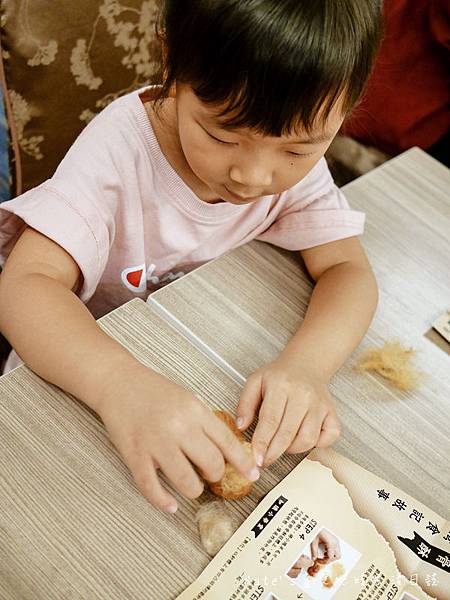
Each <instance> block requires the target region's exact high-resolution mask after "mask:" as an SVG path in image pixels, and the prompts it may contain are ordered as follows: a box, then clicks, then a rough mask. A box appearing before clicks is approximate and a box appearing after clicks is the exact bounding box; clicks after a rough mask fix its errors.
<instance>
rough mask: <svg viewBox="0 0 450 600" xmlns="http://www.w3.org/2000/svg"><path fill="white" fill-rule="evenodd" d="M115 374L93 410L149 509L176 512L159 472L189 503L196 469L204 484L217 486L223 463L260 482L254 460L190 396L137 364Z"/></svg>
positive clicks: (197, 486)
mask: <svg viewBox="0 0 450 600" xmlns="http://www.w3.org/2000/svg"><path fill="white" fill-rule="evenodd" d="M115 375H116V376H112V377H111V380H109V381H108V382H106V383H105V385H104V388H103V390H102V391H101V395H100V399H98V398H97V400H98V402H97V404H96V407H95V409H96V412H97V413H98V414H99V416H100V417H101V419H102V421H103V422H104V424H105V427H106V429H107V431H108V433H109V435H110V438H111V441H112V442H113V444H114V445H115V447H116V448H117V450H118V452H119V453H120V455H121V456H122V459H123V461H124V462H125V464H126V465H127V466H128V468H129V469H130V471H131V473H132V475H133V478H134V480H135V482H136V484H137V486H138V488H139V490H140V492H141V493H142V494H143V495H144V497H145V498H146V499H147V500H148V501H149V502H150V504H152V505H153V506H155V507H156V508H160V509H163V510H165V511H167V512H175V511H176V509H177V502H176V500H175V498H174V496H172V495H171V494H170V493H169V492H168V491H167V490H166V489H165V488H164V487H163V486H162V485H161V482H160V480H159V478H158V476H157V473H156V471H157V469H160V470H161V471H162V473H164V475H165V476H166V477H167V479H168V480H169V481H170V482H171V483H172V485H173V486H174V487H175V488H176V489H177V490H178V491H179V492H180V493H181V494H183V495H184V496H186V497H187V498H197V497H198V496H200V494H201V493H202V492H203V487H204V486H203V483H202V482H201V480H200V478H199V476H198V474H197V473H196V471H195V470H194V466H196V467H198V469H199V472H200V474H201V475H202V476H203V477H204V478H205V479H208V480H209V481H219V480H220V479H221V478H222V476H223V474H224V471H225V459H226V460H227V462H229V463H231V464H232V465H233V466H234V467H235V468H236V469H237V470H238V471H239V472H240V473H242V475H243V476H244V477H246V478H247V479H250V480H252V481H256V480H257V479H258V477H259V471H258V468H257V467H256V464H255V462H254V458H253V457H252V455H251V454H248V453H247V452H246V450H245V448H244V446H243V445H242V444H241V443H240V442H239V440H238V439H237V438H236V436H235V435H234V433H233V432H232V431H231V430H230V429H229V428H228V427H227V425H225V424H224V423H223V422H222V421H221V420H220V419H219V418H218V417H216V416H215V415H214V413H213V412H212V410H210V409H209V408H208V406H206V405H205V404H203V403H202V402H201V401H200V400H199V399H198V398H196V397H195V396H194V394H192V393H191V392H189V391H187V390H185V389H184V388H182V387H180V386H179V385H177V384H175V383H173V382H172V381H170V380H168V379H166V378H165V377H163V376H162V375H159V374H158V373H156V372H154V371H152V370H151V369H148V368H146V367H144V366H143V365H141V364H140V363H139V366H136V367H135V368H133V369H132V370H129V369H128V370H127V371H126V372H122V373H121V374H120V376H119V377H117V375H119V374H117V373H116V374H115ZM171 508H172V509H173V510H171Z"/></svg>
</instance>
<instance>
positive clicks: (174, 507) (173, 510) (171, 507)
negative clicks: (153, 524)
mask: <svg viewBox="0 0 450 600" xmlns="http://www.w3.org/2000/svg"><path fill="white" fill-rule="evenodd" d="M177 510H178V506H177V505H176V504H170V505H169V506H166V511H167V512H168V513H172V514H173V513H176V512H177Z"/></svg>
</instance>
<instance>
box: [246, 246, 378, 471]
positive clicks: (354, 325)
mask: <svg viewBox="0 0 450 600" xmlns="http://www.w3.org/2000/svg"><path fill="white" fill-rule="evenodd" d="M302 256H303V259H304V261H305V264H306V267H307V269H308V271H309V273H310V274H311V276H312V278H313V279H314V280H315V281H316V285H315V287H314V290H313V293H312V296H311V300H310V303H309V306H308V309H307V311H306V315H305V319H304V321H303V323H302V325H301V327H300V328H299V330H298V331H297V333H296V334H295V335H294V336H293V337H292V338H291V339H290V340H289V342H288V344H287V345H286V347H285V349H284V350H283V351H282V352H281V353H280V355H279V356H278V357H277V358H276V359H275V360H274V361H273V362H272V363H270V364H268V365H265V366H264V367H262V368H261V369H258V370H257V371H256V372H255V373H253V374H252V375H251V376H250V377H249V378H248V379H247V382H246V385H245V387H244V390H243V393H242V395H241V398H240V401H239V405H238V408H237V418H242V426H241V427H240V428H241V429H246V428H247V427H248V426H249V425H250V423H251V422H252V421H253V418H254V417H255V414H256V412H257V410H258V408H259V405H260V404H261V407H260V408H259V412H258V424H257V426H256V428H255V432H254V434H253V439H252V445H253V449H254V453H255V456H257V457H258V456H259V457H260V460H259V462H258V460H257V463H258V464H260V465H264V466H267V465H269V464H271V463H272V462H273V461H274V460H276V459H277V458H278V457H279V456H281V454H283V453H284V452H285V451H286V452H288V453H290V454H296V453H300V452H305V451H307V450H309V449H311V448H313V447H314V446H318V447H320V446H329V445H331V444H332V443H333V442H334V441H336V439H337V438H338V436H339V433H340V423H339V419H338V417H337V414H336V409H335V406H334V401H333V399H332V397H331V395H330V393H329V390H328V382H329V380H330V378H331V377H332V375H334V373H335V372H336V371H337V370H338V369H339V367H340V366H341V365H342V364H343V363H344V362H345V361H346V360H347V358H348V357H349V356H350V355H351V353H352V352H353V350H354V349H355V348H356V346H357V345H358V344H359V342H360V341H361V339H362V338H363V337H364V334H365V333H366V331H367V329H368V327H369V325H370V322H371V320H372V317H373V315H374V312H375V309H376V306H377V302H378V288H377V284H376V280H375V276H374V274H373V272H372V269H371V267H370V265H369V262H368V260H367V258H366V256H365V254H364V251H363V249H362V248H361V245H360V243H359V241H358V239H357V238H347V239H344V240H340V241H337V242H330V243H328V244H323V245H321V246H317V247H315V248H311V249H308V250H304V251H302ZM238 426H239V424H238Z"/></svg>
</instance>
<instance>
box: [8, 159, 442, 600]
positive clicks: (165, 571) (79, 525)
mask: <svg viewBox="0 0 450 600" xmlns="http://www.w3.org/2000/svg"><path fill="white" fill-rule="evenodd" d="M449 184H450V175H449V172H448V171H447V170H446V169H445V168H444V167H442V166H441V165H439V164H438V163H437V162H436V161H434V160H433V159H431V158H429V157H428V156H427V155H426V154H425V153H423V152H421V151H419V150H417V149H413V150H411V151H409V152H407V153H405V154H404V155H402V156H400V157H398V158H396V159H394V160H392V161H390V162H389V163H387V164H386V165H384V166H383V167H381V168H379V169H377V170H376V171H374V172H372V173H370V174H368V175H366V176H364V177H362V178H360V179H358V180H356V181H355V182H352V183H351V184H349V185H348V186H346V188H345V192H346V195H347V197H348V198H349V201H350V204H351V205H352V206H353V207H354V208H360V209H362V210H364V211H365V212H366V214H367V223H366V232H365V235H364V236H363V238H362V242H363V244H364V246H365V248H366V250H367V253H368V255H369V258H370V260H371V262H372V264H373V266H374V269H375V271H376V274H377V277H378V281H379V284H380V288H381V298H380V306H379V309H378V312H377V315H376V318H375V320H374V322H373V324H372V326H371V328H370V331H369V332H368V334H367V336H366V338H365V340H364V341H363V343H362V344H361V347H360V349H362V348H364V347H366V346H370V345H377V346H379V345H381V344H382V343H384V342H385V341H386V340H387V339H392V338H394V337H397V338H399V339H400V341H401V342H402V343H404V344H407V345H411V346H413V347H414V348H416V349H417V350H418V355H417V366H418V367H419V368H420V369H422V370H423V371H424V372H425V373H427V378H426V379H425V380H424V382H423V383H422V385H421V387H420V388H419V389H418V390H417V391H416V392H409V393H405V392H399V391H398V390H395V389H394V388H392V387H391V386H389V385H388V384H387V383H386V382H385V381H384V380H382V379H381V378H380V377H379V376H377V375H371V374H359V373H357V372H356V371H355V370H354V369H353V366H354V363H355V360H356V358H357V356H358V353H359V351H360V349H358V351H357V352H355V354H354V356H353V357H352V358H351V359H350V360H349V361H348V364H346V365H345V366H344V367H343V368H342V369H341V370H340V371H339V372H338V374H337V375H336V376H335V377H334V378H333V380H332V383H331V391H332V393H333V395H334V396H335V398H336V400H337V406H338V411H339V414H340V417H341V420H342V422H343V425H344V428H343V434H342V436H341V439H340V441H339V443H338V444H336V449H337V450H339V451H341V452H342V453H343V454H345V455H347V456H350V457H351V458H353V459H354V460H355V461H356V462H358V463H359V464H361V465H362V466H365V467H367V468H369V469H370V470H372V471H373V472H375V473H377V474H379V475H381V476H382V477H384V478H385V479H387V480H390V481H392V483H394V484H395V485H397V486H398V487H400V488H402V489H404V490H405V491H406V492H408V493H409V494H411V495H412V496H415V497H416V498H417V499H419V500H421V501H422V502H423V503H425V504H427V505H428V506H429V507H430V508H432V509H433V510H435V511H436V512H438V513H440V514H441V515H442V516H445V517H448V507H449V505H450V502H449V487H450V486H449V483H450V482H449V470H448V456H449V455H450V441H449V433H448V432H449V422H450V417H449V406H450V376H449V373H450V359H449V356H448V355H446V354H445V352H444V351H443V350H442V349H440V348H438V347H437V346H436V345H434V344H433V343H432V342H431V341H430V340H428V339H427V338H426V337H425V336H424V334H425V332H426V331H427V330H428V329H429V328H430V326H431V323H432V322H433V320H434V319H435V318H436V317H437V316H438V315H439V314H441V313H442V312H444V311H445V310H446V309H447V308H449V304H450V281H449V271H450V269H449V256H450V243H449V240H448V232H449V231H450V201H449V198H448V190H449V187H450V186H449ZM311 289H312V286H311V282H310V280H309V278H308V277H307V275H306V273H305V271H304V268H303V266H302V264H301V261H300V260H299V259H298V258H296V257H295V256H294V255H292V254H289V253H286V252H283V251H280V250H279V249H276V248H273V247H271V246H269V245H265V244H261V243H257V242H253V243H251V244H249V245H246V246H244V247H241V248H238V249H236V250H234V251H232V252H230V253H229V254H228V255H226V256H224V257H222V258H220V259H217V260H216V261H213V262H212V263H209V264H208V265H205V266H204V267H202V268H200V269H197V270H196V271H194V272H192V273H191V274H189V275H187V276H185V277H184V278H182V279H181V280H179V281H176V282H174V283H172V284H170V285H169V286H167V287H165V288H163V289H162V290H160V291H158V292H156V293H155V294H153V295H152V296H151V298H150V301H149V303H148V304H145V303H144V302H142V301H141V300H133V301H131V302H129V303H127V304H126V305H124V306H122V307H120V308H118V309H117V310H115V311H113V312H112V313H110V314H109V315H106V316H105V317H103V318H102V319H100V320H99V323H100V325H101V327H103V328H104V329H105V330H106V331H107V332H108V333H109V334H110V335H111V336H112V337H114V338H115V339H117V340H118V341H119V342H120V343H122V344H123V345H125V346H126V347H127V348H129V349H130V351H131V352H133V353H134V354H135V355H136V356H137V357H138V359H139V360H141V361H142V362H144V364H147V365H148V366H150V367H152V368H154V369H156V370H158V371H159V372H161V373H163V374H164V375H166V376H167V377H169V378H171V379H173V380H175V381H176V382H178V383H180V384H181V385H183V386H185V387H187V388H188V389H190V390H192V391H193V392H194V393H195V394H197V396H198V397H199V398H200V399H201V400H202V401H204V402H205V403H207V404H208V405H209V406H210V407H211V408H223V409H226V410H229V411H230V412H234V411H235V408H236V405H237V402H238V399H239V394H240V390H241V388H242V385H243V382H244V381H245V378H246V377H247V376H248V375H249V374H250V373H251V372H252V370H254V369H256V368H258V367H259V366H261V365H262V364H264V363H265V362H267V361H269V360H271V359H272V358H273V357H274V356H276V354H277V353H278V352H279V351H280V350H281V349H282V347H283V345H284V344H285V343H286V341H287V340H288V339H289V336H290V335H291V334H292V333H294V331H295V330H296V328H297V327H298V326H299V324H300V323H301V320H302V318H303V315H304V313H305V310H306V306H307V303H308V299H309V296H310V293H311ZM253 430H254V425H253V426H252V427H251V428H250V429H249V430H248V432H247V439H249V440H250V439H251V433H252V431H253ZM300 459H301V457H300V456H292V455H285V456H283V457H282V458H281V459H279V460H278V461H277V462H276V463H274V464H273V465H272V466H271V467H269V468H268V469H265V470H264V471H263V474H262V476H261V478H260V480H259V481H258V482H257V483H256V484H255V485H254V489H253V492H252V493H251V494H250V495H249V496H248V497H246V498H244V499H242V500H240V501H232V502H227V505H228V507H229V508H230V510H232V511H233V512H234V514H235V515H236V516H237V518H238V520H239V522H242V521H243V520H244V519H245V518H246V517H247V516H248V515H249V513H250V512H251V511H252V510H253V509H254V508H255V506H256V504H257V502H258V501H259V500H260V499H261V498H262V497H263V496H264V495H265V494H266V493H267V492H268V491H269V490H270V489H272V488H273V486H274V485H276V484H277V483H278V482H279V481H280V480H281V479H282V478H283V477H284V476H285V475H286V474H287V473H288V472H289V471H290V470H291V469H292V468H293V467H294V466H295V465H296V464H298V462H299V460H300ZM0 478H1V486H0V600H6V599H7V600H11V599H14V600H15V599H20V600H22V599H30V600H31V599H32V600H40V599H45V600H50V599H52V598H55V599H58V600H59V599H65V598H67V599H68V598H70V599H78V598H79V599H83V600H91V599H94V598H101V599H108V600H115V599H119V598H120V599H121V600H125V599H128V598H129V599H132V600H140V599H144V598H145V599H146V600H153V599H155V600H162V599H164V600H165V599H167V600H169V599H170V598H174V597H176V596H177V595H178V594H180V593H181V592H182V591H183V590H184V589H185V588H186V587H187V586H188V585H189V584H190V583H191V582H192V581H193V580H194V579H195V578H196V577H197V576H198V575H199V574H200V572H201V571H202V570H203V568H204V567H205V566H206V565H207V564H208V562H209V560H210V557H209V556H208V555H207V554H206V552H205V551H204V550H203V548H202V547H201V544H200V540H199V535H198V530H197V525H196V523H195V514H196V512H197V510H198V508H199V506H200V504H201V503H202V502H203V501H204V500H205V499H206V497H207V496H206V495H205V496H204V497H203V496H202V497H201V498H198V499H196V500H186V499H183V497H181V496H180V495H179V494H178V493H177V491H176V490H174V489H173V488H172V487H171V485H170V484H169V483H168V482H167V481H166V480H165V479H164V477H162V479H163V482H164V485H166V486H167V487H168V488H169V489H170V490H171V492H173V493H174V494H175V495H176V497H177V500H178V502H179V510H178V512H177V513H176V514H175V515H173V516H172V515H168V514H165V513H163V512H161V511H158V510H156V509H154V508H153V507H151V506H150V505H149V504H148V502H147V501H146V500H145V499H144V497H143V496H142V495H141V494H140V492H139V491H138V490H137V488H136V486H135V484H134V481H133V479H132V477H131V474H130V473H129V471H128V469H127V467H126V466H125V465H124V463H123V462H122V460H121V458H120V456H119V454H118V452H117V451H116V449H115V448H114V446H113V445H112V443H111V442H110V440H109V439H108V435H107V433H106V431H105V428H104V426H103V424H102V422H101V420H100V419H99V418H98V416H97V415H96V414H95V413H94V412H93V411H91V410H90V409H89V408H87V407H86V406H85V405H84V404H82V403H81V402H79V401H78V400H76V399H75V398H72V397H70V396H69V395H67V394H64V393H63V392H61V390H59V389H58V388H56V387H54V386H52V385H49V384H47V383H45V382H44V381H42V380H41V379H40V378H39V377H37V376H36V375H34V374H33V373H32V372H31V371H30V370H29V369H27V368H26V367H20V368H18V369H16V370H15V371H13V372H11V373H9V374H8V375H6V376H4V377H2V378H0Z"/></svg>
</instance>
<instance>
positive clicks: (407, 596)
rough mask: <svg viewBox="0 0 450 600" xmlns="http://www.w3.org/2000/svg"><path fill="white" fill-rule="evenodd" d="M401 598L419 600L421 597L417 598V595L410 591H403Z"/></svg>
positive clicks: (403, 599) (401, 599) (402, 599)
mask: <svg viewBox="0 0 450 600" xmlns="http://www.w3.org/2000/svg"><path fill="white" fill-rule="evenodd" d="M400 600H419V598H417V596H412V595H411V594H408V592H403V594H402V595H401V596H400Z"/></svg>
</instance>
